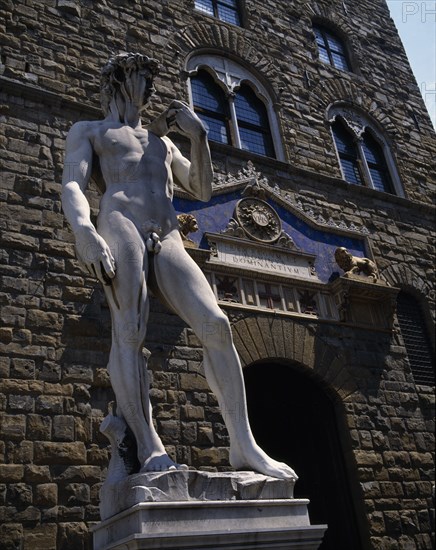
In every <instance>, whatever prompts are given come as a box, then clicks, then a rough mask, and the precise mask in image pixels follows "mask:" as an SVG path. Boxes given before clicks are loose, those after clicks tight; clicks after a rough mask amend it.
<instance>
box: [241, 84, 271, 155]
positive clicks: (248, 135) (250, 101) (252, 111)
mask: <svg viewBox="0 0 436 550" xmlns="http://www.w3.org/2000/svg"><path fill="white" fill-rule="evenodd" d="M235 111H236V122H237V125H238V132H239V139H240V142H241V149H245V150H246V151H252V152H253V153H258V154H259V155H265V156H267V157H274V147H273V144H272V139H271V132H270V129H269V122H268V114H267V112H266V108H265V105H264V104H263V103H262V101H261V100H260V99H259V98H258V97H256V94H255V93H254V92H253V90H252V89H251V88H250V86H247V85H246V84H243V85H242V86H241V87H240V89H239V90H238V91H237V92H236V97H235Z"/></svg>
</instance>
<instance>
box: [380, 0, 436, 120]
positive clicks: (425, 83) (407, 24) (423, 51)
mask: <svg viewBox="0 0 436 550" xmlns="http://www.w3.org/2000/svg"><path fill="white" fill-rule="evenodd" d="M387 4H388V6H389V10H390V12H391V17H392V19H393V20H394V21H395V25H396V27H397V29H398V32H399V34H400V37H401V40H402V42H403V45H404V48H405V50H406V53H407V56H408V58H409V61H410V64H411V66H412V70H413V72H414V74H415V78H416V81H417V83H418V86H419V88H420V90H421V94H422V96H423V98H424V102H425V104H426V105H427V109H428V112H429V113H430V118H431V119H432V122H433V126H434V127H435V128H436V1H435V0H432V1H430V2H429V1H409V0H408V1H406V0H387Z"/></svg>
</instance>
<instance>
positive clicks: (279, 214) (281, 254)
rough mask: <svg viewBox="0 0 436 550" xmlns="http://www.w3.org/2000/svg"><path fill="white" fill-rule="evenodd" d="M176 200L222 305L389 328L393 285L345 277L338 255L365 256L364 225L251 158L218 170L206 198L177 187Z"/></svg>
mask: <svg viewBox="0 0 436 550" xmlns="http://www.w3.org/2000/svg"><path fill="white" fill-rule="evenodd" d="M174 205H175V208H176V211H177V212H178V214H179V221H181V222H182V220H183V221H184V224H185V225H184V228H183V229H182V228H181V231H182V235H183V238H184V240H185V245H186V246H187V247H188V248H189V249H190V250H191V254H193V256H194V258H195V259H196V260H197V261H198V262H199V263H200V264H201V267H202V269H203V271H204V273H205V275H206V277H207V278H208V280H209V283H210V285H211V287H212V289H213V291H214V293H215V296H216V298H217V300H218V301H219V302H220V303H221V304H223V305H224V304H226V305H227V306H229V307H237V308H256V309H258V310H263V311H271V310H273V311H274V313H275V314H276V313H278V312H280V313H282V314H285V315H299V316H306V317H311V318H313V317H315V318H319V319H325V320H331V321H336V322H347V323H348V322H351V323H353V324H361V325H363V326H371V327H372V328H375V327H379V328H381V329H389V328H390V326H391V323H392V311H393V309H392V300H393V298H394V295H395V291H394V289H391V290H389V287H387V286H386V284H385V283H382V282H380V281H378V282H374V281H373V280H371V281H369V280H351V279H346V278H345V277H344V276H343V274H342V270H341V269H340V268H339V266H338V264H337V263H336V260H335V251H336V249H337V248H338V247H345V248H346V249H347V250H348V251H349V252H350V253H351V254H352V255H353V256H356V257H365V256H367V255H368V252H367V250H368V248H367V235H368V231H367V230H366V229H365V228H364V227H361V228H357V227H354V226H352V227H348V226H346V225H345V224H341V225H337V224H335V223H334V222H333V221H332V220H325V219H323V218H321V217H320V216H318V217H316V216H315V215H314V213H313V212H312V211H310V210H306V209H305V207H304V205H303V204H302V203H301V202H300V201H299V200H298V199H297V201H295V199H294V200H293V198H292V196H291V195H290V193H288V192H284V191H282V190H281V189H280V187H279V186H278V185H271V184H270V183H269V182H268V180H267V179H266V178H264V177H263V176H262V175H261V174H260V173H259V172H257V171H256V169H255V168H254V166H253V165H252V164H251V163H248V165H247V168H245V169H244V170H242V171H241V172H239V173H238V174H237V175H236V176H233V175H228V176H227V177H225V178H224V177H218V179H217V181H216V183H215V186H214V190H213V195H212V199H211V200H210V201H209V202H208V203H202V202H200V201H196V200H190V199H189V198H188V196H187V195H186V194H185V193H183V192H182V191H180V190H179V191H176V196H175V198H174ZM180 214H184V216H180ZM187 214H188V216H186V215H187ZM192 216H193V217H194V218H195V220H196V223H194V224H191V225H190V223H189V219H191V221H192ZM187 220H188V222H187ZM186 231H188V233H189V235H188V234H187V233H186ZM385 312H387V313H385Z"/></svg>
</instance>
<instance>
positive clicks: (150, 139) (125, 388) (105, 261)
mask: <svg viewBox="0 0 436 550" xmlns="http://www.w3.org/2000/svg"><path fill="white" fill-rule="evenodd" d="M156 73H157V63H156V61H154V60H152V59H150V58H148V57H147V56H145V55H141V54H138V53H134V54H132V53H126V54H120V55H117V56H115V57H113V58H112V59H110V60H109V62H108V63H107V64H106V65H105V67H104V68H103V70H102V88H101V89H102V107H103V111H104V114H105V118H104V119H103V120H99V121H89V122H84V121H81V122H77V123H75V124H74V125H73V126H72V128H71V130H70V132H69V134H68V137H67V142H66V158H65V169H64V175H63V191H62V205H63V209H64V212H65V215H66V217H67V219H68V221H69V223H70V225H71V227H72V229H73V232H74V235H75V239H76V248H77V253H78V257H79V259H80V260H81V262H82V263H83V264H84V266H85V267H86V268H87V269H88V271H89V272H90V273H91V274H93V275H95V276H97V278H98V279H99V280H100V281H101V282H102V283H103V285H104V289H105V293H106V298H107V301H108V303H109V306H110V311H111V317H112V347H111V351H110V357H109V363H108V371H109V374H110V379H111V384H112V387H113V389H114V392H115V395H116V399H117V414H118V416H122V417H123V418H124V420H125V422H126V423H127V424H128V425H129V427H130V429H131V430H132V432H133V434H134V436H135V438H136V442H137V448H138V459H139V462H140V464H141V466H142V469H141V471H142V472H149V471H164V470H171V469H181V468H186V466H184V465H179V464H176V463H174V462H173V461H172V460H171V458H170V457H169V456H168V454H167V453H166V451H165V448H164V446H163V444H162V441H161V439H160V438H159V436H158V434H157V432H156V430H155V428H154V426H153V422H152V411H151V405H150V399H149V394H148V386H149V384H148V381H147V380H144V376H147V374H146V372H147V370H146V365H145V359H144V357H143V353H142V347H143V343H144V339H145V335H146V329H147V321H148V316H149V295H148V289H149V284H150V280H151V279H152V280H153V285H154V286H153V290H154V291H155V292H156V293H157V295H158V296H160V297H162V299H163V301H164V302H165V303H166V304H167V305H168V306H169V307H170V308H171V309H172V310H173V311H175V312H176V313H177V314H178V315H179V316H180V317H181V318H182V319H183V320H184V321H185V322H186V323H188V325H189V326H190V327H192V329H193V331H194V332H195V334H196V335H197V337H198V338H199V339H200V341H201V342H202V345H203V348H204V369H205V373H206V377H207V380H208V383H209V385H210V387H211V389H212V391H213V392H214V393H215V395H216V396H217V398H218V401H219V405H220V407H221V410H223V411H231V410H234V409H235V404H238V405H239V407H238V412H237V413H235V414H231V413H229V414H226V418H225V422H226V427H227V430H228V433H229V436H230V463H231V464H232V466H233V467H234V468H236V469H248V470H254V471H256V472H259V473H262V474H265V475H269V476H273V477H277V478H282V479H294V480H295V479H296V475H295V473H294V471H293V470H292V469H291V468H290V467H289V466H287V465H286V464H283V463H280V462H277V461H275V460H273V459H271V458H270V457H269V456H268V455H267V454H265V452H264V451H262V449H260V447H259V446H258V445H257V444H256V442H255V440H254V438H253V435H252V432H251V429H250V426H249V422H248V416H247V407H246V401H245V388H244V381H243V377H242V370H241V365H240V362H239V358H238V355H237V352H236V350H235V347H234V345H233V342H232V337H231V331H230V326H229V322H228V319H227V317H226V316H225V315H224V313H223V312H222V311H221V310H220V308H219V307H218V305H217V303H216V299H215V296H214V294H213V292H212V290H211V288H210V286H209V284H208V282H207V281H206V278H205V277H204V275H203V273H202V272H201V270H200V268H199V267H198V266H197V264H196V263H195V262H194V261H193V260H192V259H191V257H190V256H189V255H188V254H187V252H186V251H185V249H184V246H183V242H182V239H181V236H180V234H179V230H178V221H177V217H176V213H175V210H174V207H173V205H172V196H173V184H174V182H176V183H177V184H178V185H179V186H181V187H182V188H183V189H184V190H185V191H187V192H188V193H189V194H190V195H191V196H192V197H194V198H195V199H199V200H202V201H208V200H209V199H210V197H211V193H212V178H213V172H212V165H211V158H210V151H209V146H208V142H207V135H206V130H205V128H204V126H203V124H202V122H201V121H200V119H199V118H198V117H197V115H196V114H195V113H194V112H193V111H192V110H191V109H190V108H189V107H188V106H187V105H185V104H184V103H182V102H180V101H173V102H172V103H171V105H170V106H169V108H168V109H167V110H166V111H165V112H164V113H163V114H162V115H161V116H160V117H159V118H157V119H156V120H155V121H154V122H153V123H152V124H151V125H150V126H149V127H148V129H147V128H145V127H143V126H142V124H141V112H142V111H143V110H144V108H145V107H146V105H147V102H148V100H149V98H150V97H151V95H152V93H153V92H154V88H153V78H154V76H155V75H156ZM170 130H174V131H176V132H179V133H181V134H183V135H184V136H187V137H188V138H189V140H190V142H191V154H190V156H191V161H189V160H188V159H186V158H185V157H183V156H182V154H181V153H180V151H179V150H178V149H177V147H175V145H174V144H173V143H172V142H171V140H170V139H168V137H166V134H167V133H168V132H169V131H170ZM93 163H94V166H93ZM93 170H97V171H99V172H100V175H101V176H102V179H103V181H104V185H103V186H102V189H101V190H102V198H101V202H100V210H99V215H98V223H97V227H95V226H94V225H93V224H92V222H91V218H90V207H89V203H88V201H87V199H86V197H85V194H84V191H85V189H86V187H87V185H88V183H89V181H90V178H91V174H92V172H93ZM126 327H129V330H128V333H129V335H128V337H126ZM132 330H134V334H132Z"/></svg>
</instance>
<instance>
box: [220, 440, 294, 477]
mask: <svg viewBox="0 0 436 550" xmlns="http://www.w3.org/2000/svg"><path fill="white" fill-rule="evenodd" d="M230 464H231V465H232V466H233V468H235V470H254V471H255V472H258V473H259V474H263V475H265V476H271V477H277V478H279V479H285V480H288V481H297V479H298V476H297V474H296V473H295V472H294V470H293V469H292V468H291V467H289V466H288V465H287V464H285V463H284V462H278V461H277V460H274V459H272V458H271V457H269V456H268V455H267V454H266V453H265V452H264V451H262V449H261V448H260V447H259V446H258V445H256V443H253V444H252V445H250V446H249V448H246V449H242V447H240V446H237V447H235V446H234V445H233V446H231V447H230Z"/></svg>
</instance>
